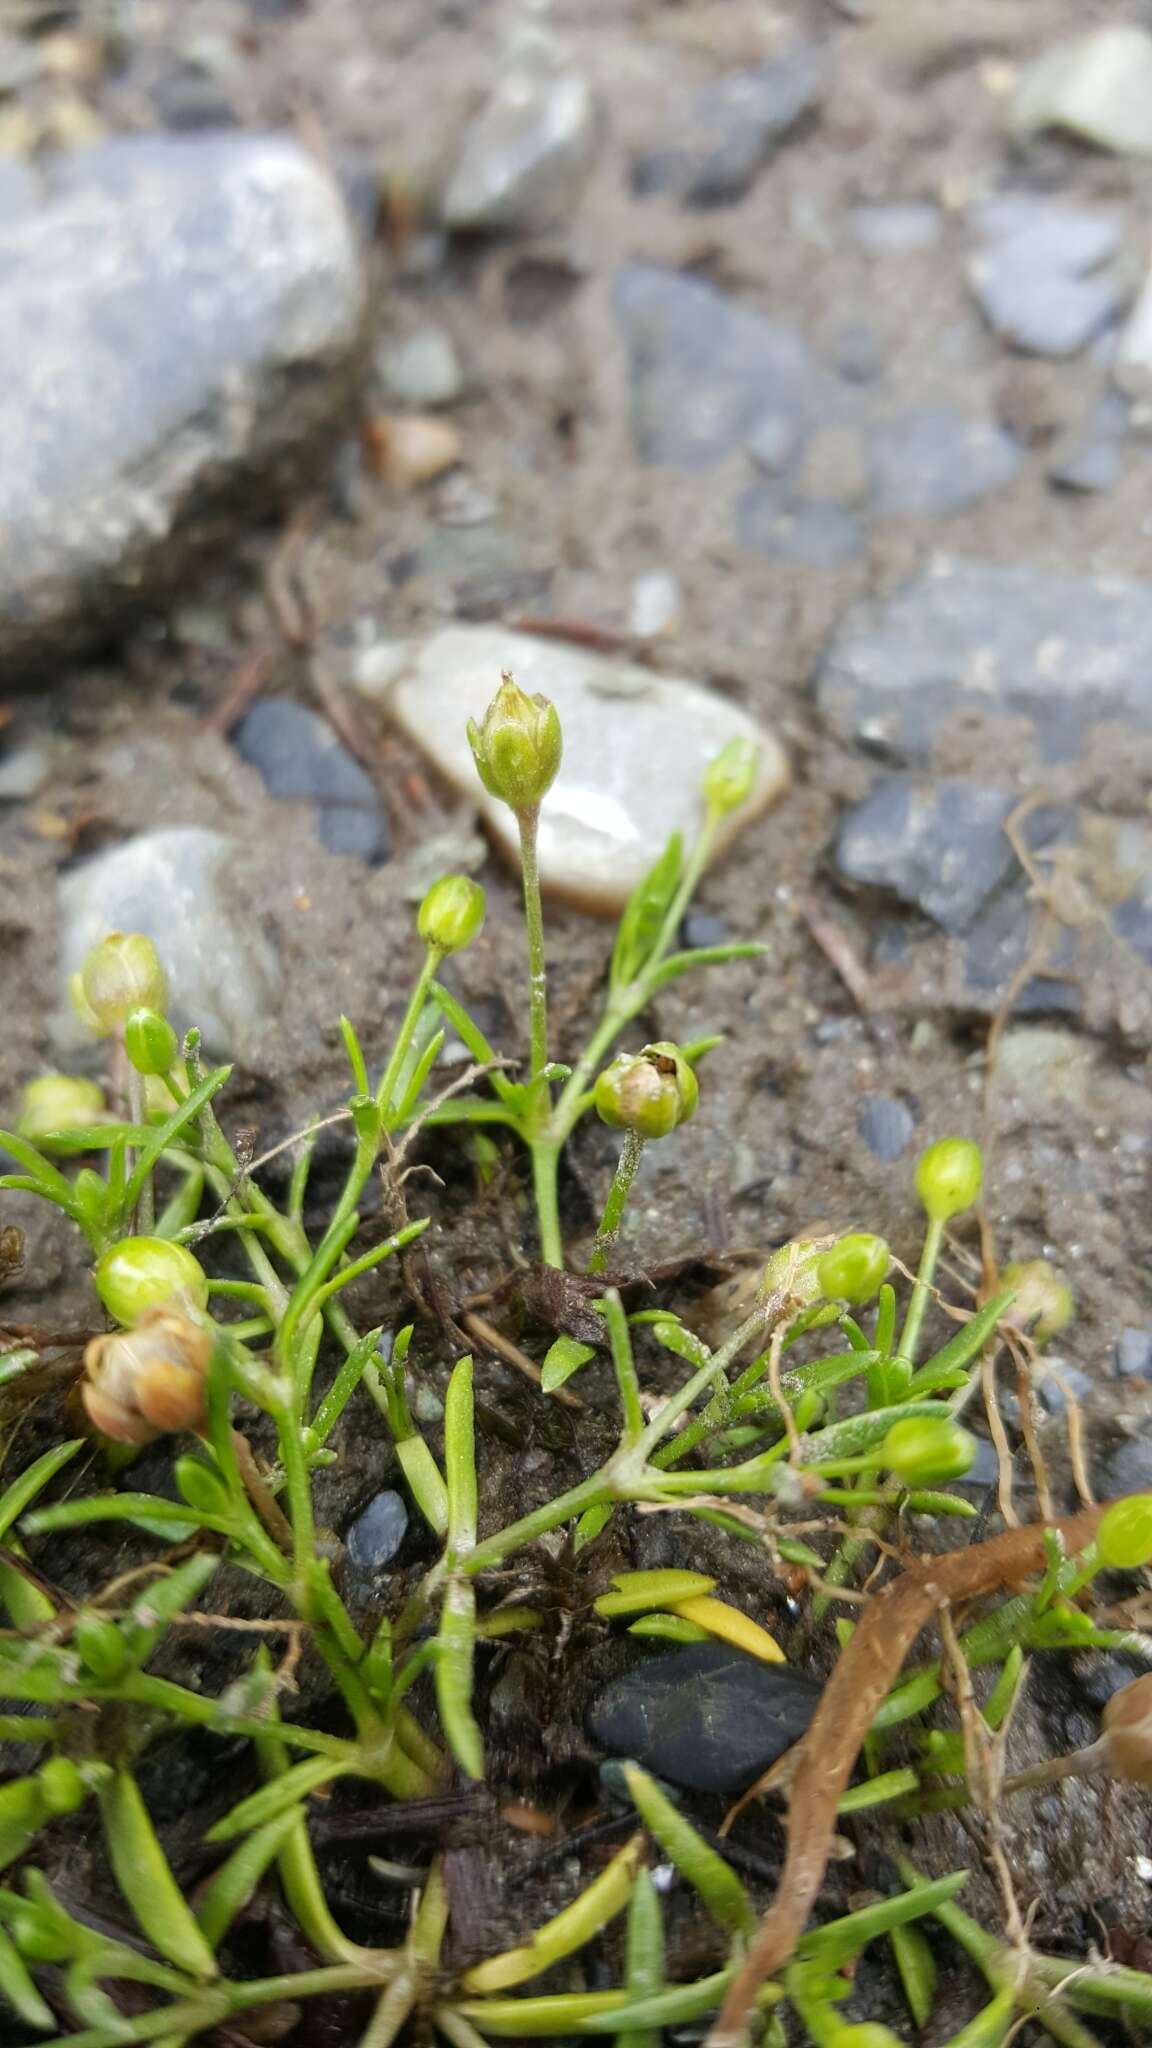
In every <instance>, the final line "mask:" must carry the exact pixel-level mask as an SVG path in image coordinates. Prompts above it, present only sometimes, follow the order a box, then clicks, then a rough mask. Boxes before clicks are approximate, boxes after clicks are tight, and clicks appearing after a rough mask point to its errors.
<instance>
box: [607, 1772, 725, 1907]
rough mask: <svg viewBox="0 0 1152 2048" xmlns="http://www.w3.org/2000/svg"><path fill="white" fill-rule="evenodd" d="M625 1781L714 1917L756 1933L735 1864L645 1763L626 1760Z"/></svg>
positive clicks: (643, 1815) (667, 1851) (647, 1823)
mask: <svg viewBox="0 0 1152 2048" xmlns="http://www.w3.org/2000/svg"><path fill="white" fill-rule="evenodd" d="M624 1779H625V1783H626V1784H627V1786H628V1791H629V1793H630V1795H631V1798H632V1802H633V1805H634V1806H635V1808H636V1810H637V1812H638V1813H639V1815H640V1818H641V1820H642V1821H643V1822H644V1825H645V1827H646V1828H647V1829H648V1830H649V1832H650V1833H651V1834H653V1835H655V1837H656V1840H657V1841H658V1842H659V1844H660V1846H661V1848H662V1849H663V1851H664V1853H665V1855H666V1856H667V1857H669V1858H670V1860H671V1861H672V1862H673V1863H674V1864H675V1865H676V1868H677V1870H678V1871H679V1872H680V1875H681V1877H683V1878H684V1879H685V1880H686V1881H687V1883H688V1884H690V1885H691V1886H692V1888H693V1890H694V1891H697V1892H699V1894H700V1897H701V1898H702V1899H703V1901H704V1904H705V1905H706V1906H707V1908H708V1911H709V1912H710V1913H711V1915H712V1917H713V1919H715V1920H718V1921H719V1922H720V1925H721V1926H722V1927H727V1928H728V1929H729V1931H730V1932H731V1933H733V1934H748V1933H750V1932H751V1930H752V1928H753V1927H754V1926H755V1924H756V1915H755V1912H754V1910H753V1906H752V1901H751V1899H750V1898H749V1897H748V1894H747V1892H746V1891H745V1889H744V1887H743V1885H742V1884H741V1882H740V1879H739V1878H738V1877H737V1875H736V1872H735V1871H734V1870H733V1869H732V1867H731V1865H730V1864H728V1863H725V1861H724V1858H723V1857H722V1856H718V1855H717V1853H716V1851H715V1849H713V1848H711V1847H710V1846H709V1844H708V1843H707V1842H706V1841H705V1840H704V1838H703V1836H702V1835H698V1834H697V1832H696V1830H695V1828H694V1827H693V1826H692V1823H691V1821H689V1820H686V1819H685V1817H684V1815H683V1814H682V1813H681V1812H679V1810H678V1809H677V1808H676V1807H675V1806H673V1804H672V1801H671V1800H670V1799H668V1798H667V1797H666V1796H665V1794H664V1793H663V1792H662V1791H661V1790H660V1787H659V1786H658V1785H657V1783H656V1780H655V1779H654V1778H651V1777H649V1775H648V1772H647V1771H643V1770H641V1768H640V1766H639V1764H625V1766H624Z"/></svg>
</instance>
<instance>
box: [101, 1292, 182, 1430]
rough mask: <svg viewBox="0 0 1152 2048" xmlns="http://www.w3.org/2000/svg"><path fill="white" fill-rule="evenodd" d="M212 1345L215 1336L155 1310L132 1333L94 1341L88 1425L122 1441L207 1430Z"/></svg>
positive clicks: (119, 1331) (173, 1316) (163, 1311)
mask: <svg viewBox="0 0 1152 2048" xmlns="http://www.w3.org/2000/svg"><path fill="white" fill-rule="evenodd" d="M213 1348H214V1347H213V1339H212V1333H211V1331H209V1330H206V1329H204V1328H203V1327H202V1325H201V1324H199V1323H194V1322H193V1321H192V1320H191V1319H190V1317H188V1316H183V1315H178V1314H176V1313H175V1312H174V1311H172V1310H170V1309H154V1310H152V1311H151V1313H150V1314H148V1315H145V1316H143V1317H142V1318H141V1320H140V1322H139V1323H138V1324H137V1326H136V1328H135V1329H134V1330H117V1331H115V1332H114V1333H113V1334H112V1335H111V1336H108V1337H95V1338H94V1339H93V1340H92V1342H91V1343H90V1344H89V1346H88V1349H87V1350H86V1352H85V1353H84V1370H85V1373H86V1374H87V1379H86V1381H85V1383H84V1386H83V1389H82V1393H83V1399H84V1406H85V1408H86V1409H87V1411H88V1416H89V1419H90V1421H91V1422H92V1423H93V1424H94V1426H95V1427H96V1428H97V1429H98V1430H100V1431H101V1432H102V1434H103V1435H104V1436H110V1437H113V1438H115V1440H116V1442H117V1443H123V1444H146V1443H151V1441H152V1439H153V1437H157V1436H162V1435H164V1433H165V1432H166V1431H168V1430H177V1429H194V1430H203V1429H204V1428H205V1427H206V1424H207V1405H206V1400H207V1396H206V1383H207V1376H208V1368H209V1366H210V1364H211V1362H212V1352H213Z"/></svg>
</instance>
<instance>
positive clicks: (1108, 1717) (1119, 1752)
mask: <svg viewBox="0 0 1152 2048" xmlns="http://www.w3.org/2000/svg"><path fill="white" fill-rule="evenodd" d="M1104 1736H1105V1740H1106V1742H1107V1744H1108V1768H1109V1770H1110V1771H1111V1772H1112V1774H1113V1776H1114V1777H1116V1778H1123V1779H1125V1780H1126V1782H1127V1783H1128V1784H1129V1785H1143V1786H1144V1787H1145V1789H1146V1790H1147V1789H1149V1788H1152V1676H1149V1677H1147V1678H1137V1679H1135V1680H1134V1681H1133V1683H1132V1684H1131V1685H1125V1686H1122V1687H1121V1689H1120V1691H1119V1692H1114V1693H1113V1695H1112V1697H1111V1699H1110V1700H1109V1702H1108V1705H1107V1706H1106V1707H1105V1709H1104Z"/></svg>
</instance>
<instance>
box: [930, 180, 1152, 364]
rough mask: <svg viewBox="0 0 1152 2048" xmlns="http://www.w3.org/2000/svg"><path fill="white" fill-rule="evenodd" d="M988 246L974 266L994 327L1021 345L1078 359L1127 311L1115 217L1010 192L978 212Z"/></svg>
mask: <svg viewBox="0 0 1152 2048" xmlns="http://www.w3.org/2000/svg"><path fill="white" fill-rule="evenodd" d="M974 221H975V225H976V228H977V231H978V232H979V234H980V235H981V237H982V240H983V242H984V247H983V248H982V249H981V250H980V251H979V252H978V254H977V255H975V256H974V257H973V258H972V259H971V261H970V263H969V266H968V275H969V279H970V282H971V284H972V289H973V291H974V292H975V294H976V297H977V299H978V300H979V303H980V307H981V310H982V312H983V314H984V317H985V319H986V320H987V321H988V323H989V325H990V326H992V327H994V328H995V329H996V332H997V333H998V334H1000V335H1002V336H1003V338H1004V340H1005V341H1008V342H1011V344H1012V345H1013V347H1014V348H1019V349H1024V350H1026V351H1028V352H1029V353H1031V354H1033V355H1044V356H1071V355H1076V354H1078V353H1079V351H1080V350H1081V349H1083V348H1086V347H1087V345H1088V343H1089V342H1090V341H1091V340H1092V338H1093V336H1094V335H1096V334H1099V332H1100V330H1101V328H1103V327H1104V326H1106V325H1107V323H1108V321H1109V320H1111V319H1112V318H1113V317H1114V316H1115V314H1117V313H1118V312H1119V311H1120V309H1121V308H1122V307H1123V305H1124V303H1125V301H1126V298H1127V297H1128V292H1127V289H1126V285H1125V281H1124V279H1123V278H1122V277H1121V275H1120V273H1119V271H1118V270H1112V269H1105V268H1103V266H1104V265H1106V264H1108V263H1110V261H1111V259H1112V258H1113V257H1115V256H1116V255H1117V254H1118V253H1119V250H1120V247H1121V242H1122V223H1121V221H1120V220H1119V218H1118V217H1117V216H1116V215H1115V214H1106V213H1089V212H1087V211H1086V210H1084V209H1082V208H1079V207H1072V206H1059V205H1057V204H1055V203H1054V202H1051V201H1044V200H1042V199H1038V198H1035V197H1034V196H1033V195H1032V194H1031V193H1019V194H1012V193H1007V194H1004V195H1002V196H1001V197H1000V198H997V199H993V200H988V201H985V203H984V205H983V206H981V207H978V208H976V209H975V212H974Z"/></svg>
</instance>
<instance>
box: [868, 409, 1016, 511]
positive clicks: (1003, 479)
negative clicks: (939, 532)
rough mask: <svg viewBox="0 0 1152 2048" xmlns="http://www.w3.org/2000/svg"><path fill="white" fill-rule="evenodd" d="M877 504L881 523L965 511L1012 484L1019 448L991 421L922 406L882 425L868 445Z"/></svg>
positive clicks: (873, 432)
mask: <svg viewBox="0 0 1152 2048" xmlns="http://www.w3.org/2000/svg"><path fill="white" fill-rule="evenodd" d="M868 455H869V464H870V467H871V472H872V490H873V504H874V508H875V510H876V512H877V513H879V515H880V516H881V518H887V517H896V518H911V517H919V516H925V515H934V516H937V517H939V516H941V515H945V514H947V513H950V512H963V511H966V510H967V508H968V506H969V505H976V504H978V503H979V501H980V499H981V498H986V497H988V496H989V495H990V494H991V493H992V492H993V491H999V490H1002V489H1003V487H1004V485H1005V484H1009V483H1011V481H1012V479H1013V477H1014V476H1015V475H1016V473H1017V471H1018V470H1019V468H1020V464H1021V462H1022V460H1023V456H1022V453H1021V450H1020V446H1019V443H1018V442H1017V441H1014V440H1013V438H1012V436H1011V434H1006V433H1005V432H1004V430H1003V428H1001V427H997V426H994V425H993V424H992V422H991V421H990V420H972V419H966V418H965V417H964V415H963V414H962V413H958V412H953V411H952V409H951V407H950V406H918V407H916V408H914V409H913V410H912V411H911V412H905V413H900V414H898V415H897V416H896V417H895V418H893V419H888V420H882V421H880V422H879V423H878V424H877V425H876V426H874V427H873V428H872V431H871V434H870V435H869V440H868Z"/></svg>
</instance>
